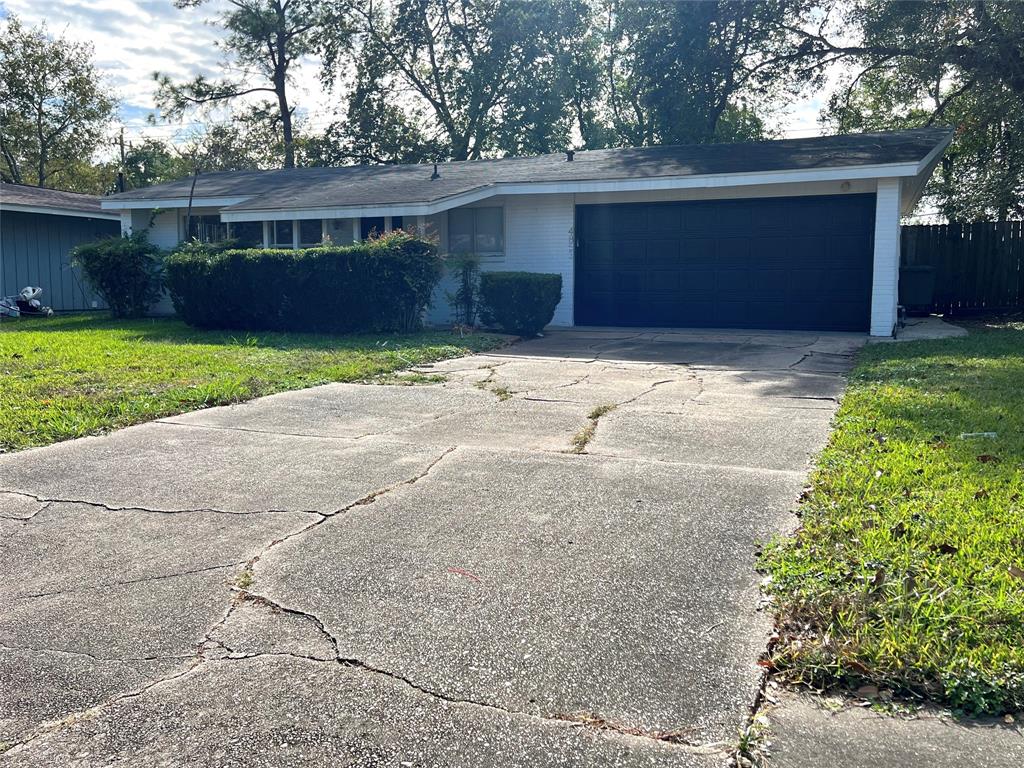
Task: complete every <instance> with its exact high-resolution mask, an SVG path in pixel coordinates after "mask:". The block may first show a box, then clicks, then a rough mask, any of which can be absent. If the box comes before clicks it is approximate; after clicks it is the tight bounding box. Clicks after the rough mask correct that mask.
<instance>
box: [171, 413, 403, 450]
mask: <svg viewBox="0 0 1024 768" xmlns="http://www.w3.org/2000/svg"><path fill="white" fill-rule="evenodd" d="M153 423H154V424H159V425H160V426H164V427H187V428H189V429H213V430H220V431H223V432H248V433H251V434H256V435H274V436H278V435H282V436H284V437H308V438H312V439H315V440H341V441H345V442H350V443H352V442H355V441H356V440H359V439H360V438H363V437H369V436H371V435H374V434H383V433H377V432H371V433H368V434H366V435H359V436H358V437H349V436H348V435H314V434H310V433H308V432H283V431H282V430H280V429H256V428H254V427H225V426H222V425H220V424H186V423H183V422H180V421H167V420H164V419H158V420H157V421H155V422H153ZM353 447H354V446H353Z"/></svg>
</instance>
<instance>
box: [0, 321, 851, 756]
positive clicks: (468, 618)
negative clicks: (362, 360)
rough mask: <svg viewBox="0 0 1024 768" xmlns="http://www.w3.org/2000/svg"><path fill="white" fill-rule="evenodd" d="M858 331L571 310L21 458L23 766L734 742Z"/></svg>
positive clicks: (16, 578) (4, 644)
mask: <svg viewBox="0 0 1024 768" xmlns="http://www.w3.org/2000/svg"><path fill="white" fill-rule="evenodd" d="M861 341H862V339H861V338H860V337H856V336H844V335H832V336H827V337H819V336H815V335H812V334H757V335H752V334H738V333H722V334H714V333H662V332H645V333H640V332H637V333H632V332H622V331H597V330H595V331H577V332H566V333H554V334H551V335H550V336H548V337H546V338H544V339H540V340H536V341H532V342H529V343H524V344H519V345H516V346H514V347H510V348H508V349H506V350H504V351H502V352H500V353H496V354H491V355H481V356H476V357H471V358H463V359H459V360H453V361H448V362H446V363H443V364H439V365H436V366H432V367H430V368H429V369H423V370H421V371H419V374H421V375H420V376H419V377H418V379H419V380H420V381H423V380H424V379H426V380H428V381H433V380H435V379H436V381H435V382H434V383H427V384H423V383H418V384H415V385H401V384H393V385H341V384H338V385H329V386H324V387H318V388H315V389H310V390H305V391H301V392H293V393H287V394H282V395H277V396H274V397H268V398H263V399H261V400H257V401H254V402H252V403H249V404H244V405H239V406H234V407H227V408H216V409H210V410H206V411H201V412H196V413H192V414H186V415H183V416H178V417H174V418H169V419H164V420H161V421H158V422H154V423H151V424H146V425H142V426H139V427H134V428H131V429H125V430H122V431H119V432H116V433H113V434H111V435H108V436H105V437H100V438H87V439H83V440H76V441H72V442H68V443H63V444H59V445H55V446H51V447H48V448H43V449H37V450H32V451H26V452H23V453H19V454H14V455H10V456H5V457H0V489H3V490H2V492H0V536H2V538H0V563H3V565H2V567H0V605H2V606H3V611H2V614H0V681H2V683H3V684H2V685H0V741H2V742H6V743H7V745H9V746H10V745H13V746H10V748H9V749H8V750H7V751H6V752H5V753H3V755H2V756H0V763H2V764H4V765H12V766H72V765H73V766H99V765H111V764H116V765H131V766H141V765H155V766H189V767H190V768H193V767H196V766H277V767H281V766H311V765H360V766H382V765H395V766H400V765H401V766H420V765H423V766H449V765H450V766H491V765H494V766H497V765H502V766H505V765H516V766H540V765H559V766H569V765H579V766H584V765H623V766H640V765H643V766H653V765H666V766H667V765H673V766H711V765H720V764H721V763H722V762H723V760H724V759H726V758H727V756H728V754H729V751H730V749H731V748H732V746H733V745H734V744H735V741H736V736H737V732H738V730H739V729H740V728H741V727H743V726H744V725H745V724H746V723H747V722H748V720H749V718H750V715H751V708H752V706H753V704H754V702H755V700H756V699H757V696H758V691H759V690H760V687H761V684H762V673H761V669H760V667H758V666H757V664H756V661H757V658H758V656H759V655H760V654H761V652H762V651H763V649H764V647H765V643H766V638H767V635H768V633H769V631H770V617H769V616H767V615H765V613H764V612H759V610H758V605H759V599H760V596H759V590H758V577H757V575H756V574H755V572H754V571H753V568H752V566H753V558H754V552H755V549H756V546H757V544H758V542H761V541H764V540H765V539H767V538H768V537H770V536H771V535H773V534H775V533H777V532H782V531H785V530H787V529H788V528H789V527H791V526H792V524H793V522H794V519H793V517H792V515H790V514H789V510H790V509H791V506H792V504H793V502H794V500H795V499H796V496H797V494H798V492H799V490H800V488H801V486H802V484H803V482H804V480H805V473H806V471H807V468H808V458H809V456H810V455H811V454H812V453H813V452H814V451H816V450H818V449H820V448H821V446H822V445H823V444H824V441H825V439H826V436H827V432H828V426H829V420H830V418H831V416H832V413H833V411H834V409H835V407H836V402H837V398H838V396H839V395H840V393H841V390H842V386H843V379H842V376H841V374H842V372H844V371H845V370H846V369H847V368H848V366H849V364H850V355H851V354H852V352H853V351H854V350H855V349H856V348H857V347H858V346H859V344H860V343H861ZM595 409H598V410H595ZM833 764H836V765H838V764H839V763H833Z"/></svg>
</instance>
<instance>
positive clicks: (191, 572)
mask: <svg viewBox="0 0 1024 768" xmlns="http://www.w3.org/2000/svg"><path fill="white" fill-rule="evenodd" d="M245 563H246V561H245V560H238V561H235V562H231V563H223V564H220V565H208V566H204V567H202V568H193V569H192V570H188V571H178V572H175V573H164V574H159V575H156V576H140V577H139V578H137V579H127V580H126V581H109V582H104V583H103V584H94V585H93V586H91V587H76V588H74V589H57V590H54V591H53V592H36V593H33V594H28V595H16V596H15V597H14V598H13V599H14V600H35V599H39V598H43V597H56V596H58V595H70V594H77V593H80V592H94V591H96V590H97V589H108V588H110V587H126V586H131V585H133V584H146V583H148V582H152V581H163V580H164V579H178V578H182V577H185V576H194V575H196V574H197V573H206V572H208V571H219V570H224V569H225V568H237V567H238V566H240V565H245Z"/></svg>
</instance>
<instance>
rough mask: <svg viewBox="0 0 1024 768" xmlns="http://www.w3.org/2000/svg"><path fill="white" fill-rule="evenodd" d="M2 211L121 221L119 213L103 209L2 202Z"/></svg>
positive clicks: (0, 204) (0, 206)
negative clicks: (94, 209)
mask: <svg viewBox="0 0 1024 768" xmlns="http://www.w3.org/2000/svg"><path fill="white" fill-rule="evenodd" d="M0 211H11V212H15V211H17V212H18V213H45V214H49V215H50V216H74V217H75V218H78V219H104V220H105V221H120V220H121V216H120V214H117V213H104V212H102V211H92V212H90V211H78V210H75V209H74V208H53V207H50V206H40V205H17V204H14V205H12V204H11V203H0Z"/></svg>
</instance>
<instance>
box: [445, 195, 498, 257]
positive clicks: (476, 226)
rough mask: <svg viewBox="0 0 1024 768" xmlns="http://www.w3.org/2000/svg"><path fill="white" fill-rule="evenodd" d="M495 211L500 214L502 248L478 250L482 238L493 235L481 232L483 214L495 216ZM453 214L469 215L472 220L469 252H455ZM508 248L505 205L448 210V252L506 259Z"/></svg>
mask: <svg viewBox="0 0 1024 768" xmlns="http://www.w3.org/2000/svg"><path fill="white" fill-rule="evenodd" d="M495 211H497V212H498V222H499V225H500V226H499V231H498V238H499V239H500V246H501V247H500V249H499V250H482V249H478V248H477V244H478V243H479V239H480V237H481V236H487V235H488V234H491V233H481V231H480V229H481V228H480V220H481V218H482V216H481V214H482V213H483V212H487V213H488V214H492V215H493V213H494V212H495ZM453 214H456V215H468V216H469V218H470V222H471V232H470V234H469V242H470V248H469V250H465V251H459V250H455V247H454V245H453V242H452V241H453V237H452V230H453V227H452V216H453ZM506 247H507V243H506V241H505V206H503V205H481V206H474V207H463V208H450V209H449V210H448V251H449V252H450V253H452V254H458V255H469V254H472V255H474V256H478V257H480V258H504V256H505V250H506Z"/></svg>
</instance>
